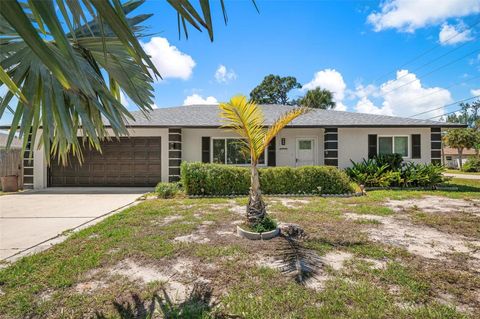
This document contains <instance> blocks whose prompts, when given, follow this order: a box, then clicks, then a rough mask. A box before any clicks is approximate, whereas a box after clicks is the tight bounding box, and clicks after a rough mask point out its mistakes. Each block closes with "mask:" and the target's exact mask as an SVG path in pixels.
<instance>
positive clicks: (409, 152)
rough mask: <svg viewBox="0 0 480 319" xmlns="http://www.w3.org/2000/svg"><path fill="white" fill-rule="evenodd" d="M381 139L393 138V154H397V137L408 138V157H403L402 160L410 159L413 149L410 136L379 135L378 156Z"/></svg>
mask: <svg viewBox="0 0 480 319" xmlns="http://www.w3.org/2000/svg"><path fill="white" fill-rule="evenodd" d="M381 137H391V138H392V151H393V152H392V154H395V137H406V138H407V156H402V158H405V159H410V156H411V155H412V154H411V153H412V152H411V148H412V139H411V138H410V135H377V155H380V138H381Z"/></svg>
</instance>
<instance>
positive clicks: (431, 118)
mask: <svg viewBox="0 0 480 319" xmlns="http://www.w3.org/2000/svg"><path fill="white" fill-rule="evenodd" d="M461 110H462V109H458V110H455V111H452V112H448V113H444V114H442V115H437V116H434V117H430V118H428V119H427V120H433V119H435V118H437V117H443V116H445V115H450V114H453V113H457V112H459V111H461Z"/></svg>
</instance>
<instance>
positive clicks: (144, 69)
mask: <svg viewBox="0 0 480 319" xmlns="http://www.w3.org/2000/svg"><path fill="white" fill-rule="evenodd" d="M143 2H144V0H130V1H128V2H123V3H122V2H121V1H120V0H56V1H55V2H54V1H53V0H41V1H40V0H29V1H28V2H19V1H17V0H2V1H1V3H0V7H1V10H0V66H1V68H0V86H1V87H3V85H5V86H6V87H7V88H8V90H7V92H6V93H5V94H4V96H3V97H0V118H1V117H2V115H3V114H4V113H5V111H6V110H9V111H10V112H12V113H13V119H12V122H11V130H10V134H9V138H8V142H7V145H8V146H9V145H10V144H11V142H12V140H13V137H14V136H15V134H17V133H18V134H19V136H20V137H21V138H22V137H23V139H24V142H23V145H24V149H25V147H26V145H27V143H28V140H29V137H28V136H29V134H30V132H31V133H32V136H31V139H32V140H33V141H36V140H39V145H38V146H41V145H43V146H44V150H45V154H46V158H47V159H49V158H50V154H53V155H55V156H58V158H59V160H61V161H62V162H63V163H66V161H67V155H68V154H69V153H70V152H72V153H74V154H75V155H76V157H77V158H78V160H79V161H81V160H82V157H81V148H80V142H79V140H78V138H77V133H78V132H79V131H81V132H82V135H83V136H84V141H88V143H89V144H90V145H91V146H92V147H95V148H96V149H98V150H100V141H101V140H103V139H105V138H108V136H109V134H111V135H113V136H117V137H118V136H120V135H128V131H127V129H126V124H125V123H126V121H127V120H128V119H131V118H132V117H131V115H130V114H129V112H128V110H127V109H126V108H125V107H124V106H123V105H122V104H121V103H120V94H121V91H123V92H124V93H125V94H126V95H127V96H128V97H129V98H130V99H131V100H132V102H133V103H135V104H136V105H137V106H138V108H139V109H140V110H141V111H143V112H144V113H146V112H148V111H149V110H151V105H152V104H153V87H152V83H153V80H154V78H155V77H159V76H160V74H159V72H158V71H157V70H156V68H155V66H154V65H153V63H152V61H151V60H150V58H149V56H148V55H147V54H146V53H145V52H144V50H143V48H142V46H141V44H140V42H139V41H138V39H137V38H138V37H141V36H143V33H142V32H143V31H144V28H143V27H141V26H140V23H142V22H143V21H145V20H146V19H148V18H149V17H150V16H151V15H150V14H142V15H137V16H133V17H127V15H128V14H129V13H130V12H132V11H133V10H134V9H136V8H137V7H139V6H140V5H141V4H142V3H143ZM167 2H168V3H169V4H170V5H171V6H172V7H173V8H174V9H175V10H176V11H177V13H178V27H179V32H180V31H181V30H182V29H181V27H182V28H183V31H184V33H185V35H186V36H187V37H188V33H187V25H190V26H193V27H194V28H196V29H198V30H200V31H201V30H207V31H208V34H209V36H210V39H211V40H213V27H212V19H211V13H210V4H209V2H208V0H200V1H199V2H200V7H201V13H200V12H198V11H197V10H196V9H195V8H194V7H193V5H192V4H191V3H190V1H187V0H178V1H173V0H168V1H167ZM220 2H221V4H222V10H223V12H224V18H225V22H226V20H227V19H226V14H225V11H224V3H223V1H220ZM63 25H66V27H65V28H64V27H63ZM14 96H15V97H16V98H18V102H17V104H16V106H15V107H11V106H9V104H10V103H14V102H15V99H14ZM105 122H107V123H108V126H109V127H110V128H111V131H112V133H109V132H108V131H107V129H106V127H105V125H104V124H105ZM39 128H41V130H38V129H39ZM37 132H38V134H40V135H41V136H38V139H36V138H37V136H36V134H37Z"/></svg>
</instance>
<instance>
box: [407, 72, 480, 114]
mask: <svg viewBox="0 0 480 319" xmlns="http://www.w3.org/2000/svg"><path fill="white" fill-rule="evenodd" d="M476 79H480V75H478V76H475V77H473V78H470V79H468V80H465V81H462V82H457V83H453V84H451V85H449V86H447V87H444V88H438V89H436V90H434V91H432V92H430V93H429V94H425V95H422V96H421V97H419V98H415V99H411V100H408V101H406V102H405V103H408V102H410V101H412V102H413V101H418V100H423V99H424V98H426V97H429V96H432V95H434V94H438V93H439V92H442V91H443V90H448V89H451V88H452V87H455V86H457V85H460V84H464V83H467V82H470V81H473V80H476ZM414 116H416V115H412V116H409V117H414Z"/></svg>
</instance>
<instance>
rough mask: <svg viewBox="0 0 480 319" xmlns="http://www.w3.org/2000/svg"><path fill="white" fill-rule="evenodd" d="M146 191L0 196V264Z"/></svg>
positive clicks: (70, 191)
mask: <svg viewBox="0 0 480 319" xmlns="http://www.w3.org/2000/svg"><path fill="white" fill-rule="evenodd" d="M149 191H152V189H150V188H148V189H147V188H97V187H96V188H48V189H46V190H42V191H29V192H24V193H18V194H12V195H5V196H0V260H8V261H12V260H15V259H17V258H19V257H21V256H23V255H25V254H29V253H32V252H36V251H40V250H43V249H46V248H48V247H50V246H51V245H52V244H54V243H57V242H59V241H61V240H63V239H64V237H63V236H59V235H60V234H62V233H63V232H65V231H66V230H73V229H80V228H83V227H86V226H89V225H91V224H94V223H96V222H98V221H100V220H101V219H102V218H104V217H106V216H107V215H110V214H112V213H114V212H116V211H118V210H119V209H120V208H124V207H126V206H128V205H131V204H133V203H134V202H135V201H136V199H137V198H139V197H140V196H141V195H142V194H144V193H146V192H149Z"/></svg>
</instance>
